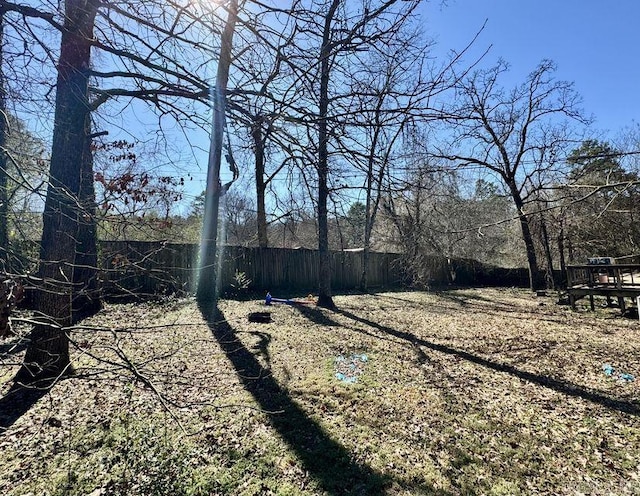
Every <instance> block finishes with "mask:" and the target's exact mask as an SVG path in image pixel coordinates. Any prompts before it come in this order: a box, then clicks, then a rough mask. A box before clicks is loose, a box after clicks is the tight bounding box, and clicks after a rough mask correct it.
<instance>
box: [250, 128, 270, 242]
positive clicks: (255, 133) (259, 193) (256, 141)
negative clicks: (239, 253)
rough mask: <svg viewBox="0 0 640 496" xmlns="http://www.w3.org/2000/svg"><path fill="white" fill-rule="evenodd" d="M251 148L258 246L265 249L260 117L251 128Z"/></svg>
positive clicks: (265, 221)
mask: <svg viewBox="0 0 640 496" xmlns="http://www.w3.org/2000/svg"><path fill="white" fill-rule="evenodd" d="M251 137H252V138H253V147H254V149H255V166H256V203H257V205H256V207H257V208H256V210H257V222H258V246H259V247H260V248H267V247H268V246H269V240H268V238H267V210H266V207H265V190H266V188H267V185H266V184H265V181H264V140H263V136H262V117H261V116H259V115H258V116H255V118H254V120H253V126H252V128H251Z"/></svg>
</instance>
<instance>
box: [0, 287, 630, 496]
mask: <svg viewBox="0 0 640 496" xmlns="http://www.w3.org/2000/svg"><path fill="white" fill-rule="evenodd" d="M285 296H290V295H285ZM335 302H336V304H337V306H338V310H337V311H328V310H321V309H318V308H315V307H312V306H300V307H295V306H288V305H273V306H271V307H265V306H264V303H263V301H258V300H254V301H247V302H237V301H222V302H221V304H220V308H221V310H222V315H216V316H209V317H208V318H205V317H203V311H202V310H201V309H199V308H198V306H197V304H196V303H195V302H194V301H193V300H190V299H185V300H172V301H167V302H165V303H163V304H138V305H130V304H127V305H109V306H107V307H106V309H105V310H104V311H102V312H101V313H100V314H99V315H97V316H95V317H94V318H92V319H89V320H87V321H85V322H83V325H82V327H81V328H78V329H77V330H75V331H74V332H73V334H72V338H73V340H74V343H75V347H74V352H73V361H74V364H75V368H76V375H75V376H74V377H72V378H70V379H65V380H63V381H61V382H60V383H58V384H57V385H56V386H55V387H54V388H53V389H52V390H51V391H49V392H45V391H36V392H31V393H29V394H26V393H23V392H22V393H19V394H14V393H10V394H8V391H9V387H10V378H11V376H12V374H13V373H14V372H15V370H16V367H17V364H18V363H19V361H20V358H21V353H22V351H21V347H20V346H19V343H18V342H17V339H18V338H14V340H13V341H5V342H3V343H0V346H1V348H0V349H1V350H2V353H1V354H0V357H1V358H0V360H1V361H2V370H1V372H0V383H1V384H2V385H1V386H0V387H1V389H0V393H2V395H4V398H2V400H0V424H2V425H5V426H7V429H6V430H5V431H4V432H2V433H0V453H1V457H0V494H3V495H26V494H32V495H54V494H55V495H63V494H70V495H92V496H97V495H101V494H102V495H108V494H122V495H165V494H166V495H179V494H193V495H196V494H202V495H217V494H233V495H258V494H281V495H298V494H299V495H322V494H331V495H334V494H335V495H338V494H355V495H357V494H363V495H365V494H366V495H368V494H391V495H405V494H406V495H410V494H411V495H413V494H427V495H428V494H437V495H457V494H504V495H516V494H526V495H529V494H575V495H578V494H602V495H608V494H615V495H634V494H635V495H637V494H640V401H639V398H640V394H639V392H640V377H639V376H640V322H638V321H637V320H634V319H625V318H621V317H619V316H616V315H615V313H614V312H610V311H602V310H601V311H598V312H596V313H591V312H587V311H585V310H584V309H583V310H580V311H578V312H572V311H571V310H569V309H568V307H566V306H558V305H556V302H555V299H553V298H551V297H546V298H536V297H534V296H532V295H531V293H529V292H526V291H522V290H496V289H481V290H480V289H478V290H473V289H468V290H456V291H448V292H442V293H424V292H393V293H379V294H375V295H348V296H338V297H335ZM264 311H270V312H271V317H272V322H270V323H252V322H249V320H248V315H249V314H250V313H251V312H264ZM204 314H205V315H207V312H206V311H204ZM16 344H18V346H17V347H14V345H16ZM606 365H610V367H611V368H606V370H605V367H606ZM623 374H631V375H633V376H634V380H625V378H624V377H627V379H628V376H624V375H623ZM350 378H351V379H350ZM345 379H347V380H345Z"/></svg>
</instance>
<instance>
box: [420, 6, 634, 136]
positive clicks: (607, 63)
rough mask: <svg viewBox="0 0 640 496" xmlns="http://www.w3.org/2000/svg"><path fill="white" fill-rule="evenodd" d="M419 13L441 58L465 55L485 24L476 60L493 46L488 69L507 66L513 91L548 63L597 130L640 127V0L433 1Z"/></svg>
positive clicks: (611, 133) (611, 130)
mask: <svg viewBox="0 0 640 496" xmlns="http://www.w3.org/2000/svg"><path fill="white" fill-rule="evenodd" d="M422 13H423V15H424V18H425V20H426V24H425V28H426V31H427V33H428V34H429V36H432V37H433V38H434V39H435V40H436V41H437V43H438V46H437V50H436V51H437V53H446V52H447V51H448V50H450V49H456V50H460V49H462V48H463V47H464V46H465V45H466V44H467V43H468V42H469V41H470V40H471V39H472V38H473V36H474V34H475V33H476V32H477V31H478V30H479V29H480V28H481V27H482V25H483V24H484V22H485V20H486V21H487V23H486V27H485V29H484V31H483V32H482V33H481V35H480V37H479V39H478V41H477V47H476V50H475V53H480V52H481V51H483V50H485V49H486V48H487V47H488V46H489V45H491V46H492V47H491V50H490V52H489V54H488V55H487V58H486V61H485V64H486V65H493V63H495V61H497V60H498V58H503V59H504V60H506V61H507V62H509V63H510V64H511V67H512V70H511V72H510V74H511V76H512V77H513V81H512V84H513V85H515V84H517V83H519V82H522V81H523V80H524V78H525V77H526V75H527V74H528V73H529V72H530V71H531V70H533V69H534V67H535V66H536V65H537V64H538V63H539V62H540V61H541V60H542V59H545V58H546V59H551V60H554V61H555V62H556V64H557V66H558V71H557V73H556V75H557V77H558V78H559V79H562V80H567V81H573V82H574V83H575V89H576V90H577V91H578V93H579V94H580V95H582V97H583V108H584V110H585V112H586V113H587V114H588V115H591V114H593V116H594V117H595V119H596V121H595V123H594V127H595V128H596V129H598V130H601V131H605V132H607V131H608V132H609V135H610V136H613V135H615V134H616V133H617V132H618V131H620V130H621V129H622V128H623V127H625V126H628V125H631V124H632V123H633V121H634V120H635V121H636V122H637V121H638V120H640V119H639V117H640V115H639V110H640V109H639V108H638V107H639V106H638V103H639V101H640V96H639V90H640V84H639V83H640V55H639V50H640V0H608V1H607V0H446V2H444V4H443V5H441V2H440V1H439V0H431V1H429V2H427V3H425V4H424V6H423V7H422ZM506 84H508V83H506Z"/></svg>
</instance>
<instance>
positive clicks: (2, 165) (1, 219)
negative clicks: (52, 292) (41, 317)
mask: <svg viewBox="0 0 640 496" xmlns="http://www.w3.org/2000/svg"><path fill="white" fill-rule="evenodd" d="M8 117H9V115H8V114H7V94H6V90H5V81H4V13H3V12H0V272H5V271H8V270H10V268H9V190H8V186H9V181H8V179H9V174H8V173H7V153H6V150H5V149H6V146H7V133H8V131H9V119H8Z"/></svg>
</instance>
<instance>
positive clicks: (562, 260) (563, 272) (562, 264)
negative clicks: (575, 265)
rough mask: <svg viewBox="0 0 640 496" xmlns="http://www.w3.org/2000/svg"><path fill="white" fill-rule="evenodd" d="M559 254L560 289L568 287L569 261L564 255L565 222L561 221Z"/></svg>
mask: <svg viewBox="0 0 640 496" xmlns="http://www.w3.org/2000/svg"><path fill="white" fill-rule="evenodd" d="M558 253H559V254H560V274H561V275H560V287H561V288H566V287H567V261H566V258H565V253H564V222H563V221H562V220H561V221H560V232H559V233H558Z"/></svg>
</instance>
